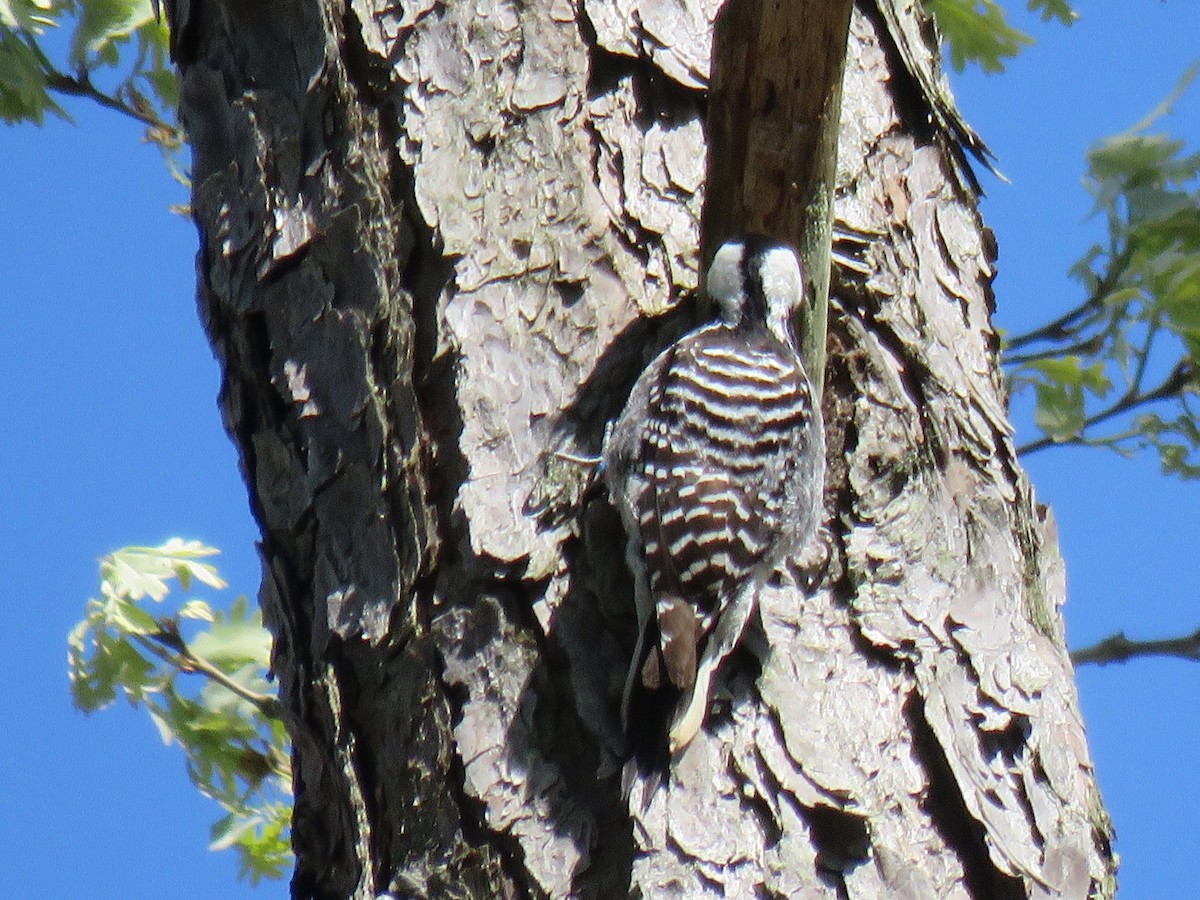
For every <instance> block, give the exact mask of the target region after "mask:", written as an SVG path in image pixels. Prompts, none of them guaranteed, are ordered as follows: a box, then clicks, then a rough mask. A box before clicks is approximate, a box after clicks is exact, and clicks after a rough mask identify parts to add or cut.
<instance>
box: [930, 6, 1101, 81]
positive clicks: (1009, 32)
mask: <svg viewBox="0 0 1200 900" xmlns="http://www.w3.org/2000/svg"><path fill="white" fill-rule="evenodd" d="M1026 6H1027V8H1028V9H1030V10H1032V11H1035V12H1038V13H1040V14H1041V17H1042V21H1043V22H1048V21H1050V20H1051V19H1057V20H1058V21H1059V22H1061V23H1062V24H1063V25H1070V24H1071V23H1072V22H1074V21H1075V20H1076V19H1077V18H1078V15H1077V14H1076V12H1075V10H1073V9H1072V8H1071V6H1070V4H1069V3H1068V2H1067V0H1028V2H1027V4H1026ZM925 7H926V8H927V9H928V10H929V11H930V12H931V13H932V14H933V17H934V19H935V20H936V21H937V24H938V28H940V29H941V32H942V36H943V37H944V38H945V39H946V44H947V46H948V47H949V49H950V64H951V65H952V66H954V70H955V71H956V72H961V71H962V70H963V69H964V68H965V67H966V65H967V64H968V63H974V64H976V65H978V66H979V67H980V68H982V69H983V70H984V71H985V72H1003V71H1004V61H1005V60H1006V59H1011V58H1013V57H1014V56H1016V55H1017V54H1018V53H1020V52H1021V50H1022V49H1024V48H1025V47H1027V46H1028V45H1030V44H1032V43H1033V38H1032V37H1031V36H1030V35H1029V34H1027V33H1026V32H1024V31H1021V30H1020V29H1019V28H1014V27H1013V26H1012V25H1010V24H1009V23H1008V17H1007V16H1006V15H1005V13H1004V7H1002V6H1001V5H1000V4H999V3H997V2H996V0H925Z"/></svg>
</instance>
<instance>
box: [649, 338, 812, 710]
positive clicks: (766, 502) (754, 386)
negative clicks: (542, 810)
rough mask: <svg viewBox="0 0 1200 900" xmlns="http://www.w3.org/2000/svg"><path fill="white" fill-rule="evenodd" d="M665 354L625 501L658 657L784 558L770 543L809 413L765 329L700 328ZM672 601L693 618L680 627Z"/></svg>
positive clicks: (793, 487) (798, 383) (805, 396)
mask: <svg viewBox="0 0 1200 900" xmlns="http://www.w3.org/2000/svg"><path fill="white" fill-rule="evenodd" d="M668 354H669V355H668V356H667V358H666V359H665V360H664V364H663V365H662V367H661V368H660V369H659V370H658V372H657V377H656V378H655V379H654V381H653V383H651V384H650V386H649V393H648V408H649V415H648V416H647V418H646V420H645V422H644V427H643V431H642V444H641V448H640V453H639V454H638V456H639V457H640V459H638V460H637V461H636V463H640V467H641V474H642V478H643V479H644V480H643V482H642V484H643V485H644V487H643V489H642V490H641V491H640V492H638V493H637V495H636V496H631V497H630V498H629V500H630V501H632V502H633V503H634V510H635V512H636V514H637V517H638V523H639V526H640V531H641V536H642V542H643V547H644V549H645V554H646V563H647V568H648V574H649V576H650V584H651V590H652V593H653V594H654V596H655V597H656V598H658V599H659V600H660V602H659V604H658V621H659V627H660V630H661V633H662V650H663V653H664V655H667V654H668V652H669V651H670V647H671V644H672V642H673V641H674V640H676V639H679V638H684V637H685V636H687V637H691V636H695V638H701V639H702V636H704V635H706V634H707V633H708V632H709V631H710V630H711V629H712V627H713V624H714V622H715V619H716V617H717V615H718V614H719V612H720V610H721V607H722V605H723V604H724V603H725V602H727V601H728V598H729V596H730V594H731V592H732V591H733V590H735V589H736V588H737V587H738V586H739V585H740V584H741V583H743V582H745V581H746V580H748V579H750V578H761V577H765V575H766V574H767V573H764V572H762V571H760V570H761V569H762V567H764V566H769V567H771V568H773V567H774V565H775V564H776V563H777V562H778V560H779V556H780V555H781V554H782V553H783V552H786V550H787V548H786V547H778V546H777V545H778V544H779V537H780V534H781V531H782V532H784V533H786V531H787V529H784V528H783V527H782V526H783V525H784V524H786V523H785V522H784V521H783V519H784V518H785V517H786V516H787V515H788V514H789V512H790V511H791V507H792V506H794V501H792V500H791V498H792V497H793V496H794V495H795V494H796V493H797V491H798V490H799V489H800V485H799V484H798V483H797V482H798V481H799V480H800V479H801V478H802V477H803V473H802V472H800V471H799V466H800V461H801V460H803V459H805V458H807V456H808V455H810V454H806V453H805V450H806V447H807V444H808V442H809V440H810V430H809V425H810V423H811V421H812V416H813V408H812V394H811V391H810V388H809V383H808V378H807V376H806V375H805V374H804V370H803V368H802V366H801V365H800V361H799V359H798V357H797V356H796V354H795V353H794V351H792V350H791V348H789V347H787V346H786V345H785V344H783V343H781V342H780V341H778V340H776V339H775V338H773V337H772V336H771V335H770V334H769V333H767V332H766V331H765V329H759V330H752V331H748V332H747V331H743V330H737V329H733V328H730V327H728V326H725V325H713V326H709V327H707V328H703V329H700V330H699V331H698V332H696V333H695V334H694V335H692V336H690V337H688V338H685V339H684V340H682V341H680V342H679V343H678V344H676V345H675V347H674V348H672V350H671V351H668ZM680 600H683V601H686V605H687V607H688V608H689V609H690V610H691V612H692V615H693V616H694V621H691V622H687V621H684V619H685V618H686V617H683V616H681V613H680V603H679V601H680ZM662 601H667V602H662ZM689 650H690V653H689V656H690V663H691V667H692V669H693V674H694V667H695V662H694V660H695V658H696V657H695V647H694V645H693V646H692V647H691V648H689ZM666 668H667V671H668V673H670V675H671V680H672V681H673V682H674V683H675V684H676V686H677V687H681V688H684V687H687V686H688V685H690V683H691V678H690V677H687V678H684V679H682V682H681V680H679V679H680V676H681V675H682V673H681V669H684V668H686V666H682V665H678V664H675V661H673V660H672V659H667V660H666ZM677 673H679V674H677Z"/></svg>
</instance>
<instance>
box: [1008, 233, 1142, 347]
mask: <svg viewBox="0 0 1200 900" xmlns="http://www.w3.org/2000/svg"><path fill="white" fill-rule="evenodd" d="M1129 255H1130V254H1129V250H1125V251H1123V252H1122V253H1120V254H1118V255H1117V256H1115V257H1113V258H1112V260H1113V261H1112V265H1111V266H1109V269H1108V271H1107V272H1106V273H1105V274H1104V277H1103V278H1101V279H1100V280H1099V281H1098V282H1097V283H1096V290H1095V291H1093V292H1092V295H1091V296H1090V297H1088V298H1087V299H1086V300H1084V301H1083V302H1082V303H1080V304H1079V305H1078V306H1076V307H1075V308H1074V309H1072V310H1069V311H1067V312H1065V313H1063V314H1062V315H1061V316H1059V317H1058V318H1057V319H1055V320H1054V321H1053V322H1050V323H1048V324H1046V325H1043V326H1042V327H1041V328H1035V329H1034V330H1033V331H1028V332H1026V333H1025V334H1019V335H1017V336H1015V337H1010V338H1007V339H1006V340H1005V342H1004V344H1005V347H1006V349H1007V350H1016V349H1019V348H1020V347H1024V346H1025V345H1026V344H1033V343H1036V342H1038V341H1066V340H1070V339H1072V338H1074V337H1075V336H1076V335H1077V334H1079V332H1080V331H1081V330H1082V329H1083V328H1085V327H1086V326H1087V324H1088V323H1087V322H1086V321H1085V322H1080V320H1081V319H1086V317H1087V316H1088V315H1089V314H1091V313H1095V312H1098V311H1100V310H1101V309H1102V308H1103V306H1104V299H1105V298H1106V297H1107V296H1108V295H1109V294H1110V293H1111V292H1112V289H1113V287H1115V285H1116V283H1117V281H1118V279H1119V278H1120V277H1121V275H1122V274H1124V272H1125V268H1126V266H1128V264H1129Z"/></svg>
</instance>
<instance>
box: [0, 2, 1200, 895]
mask: <svg viewBox="0 0 1200 900" xmlns="http://www.w3.org/2000/svg"><path fill="white" fill-rule="evenodd" d="M1081 6H1082V9H1081V12H1082V13H1083V19H1082V21H1081V22H1079V23H1078V24H1077V25H1076V26H1074V27H1073V28H1071V29H1069V30H1068V29H1063V28H1061V27H1059V26H1052V27H1043V26H1041V25H1040V23H1038V22H1037V21H1036V19H1027V20H1026V21H1023V22H1022V24H1023V25H1024V26H1025V27H1026V28H1027V29H1028V30H1031V31H1034V32H1035V33H1037V35H1038V37H1039V43H1038V44H1037V45H1035V46H1034V47H1033V48H1031V49H1029V50H1027V51H1026V52H1025V54H1024V55H1023V56H1022V57H1020V58H1019V59H1017V60H1016V61H1015V62H1013V63H1012V64H1011V65H1010V68H1009V72H1008V73H1006V74H1005V75H1003V76H998V77H983V76H981V75H978V74H970V73H969V74H967V75H965V76H963V77H961V78H957V79H955V84H956V91H957V93H958V95H959V99H960V102H961V104H962V106H963V108H964V111H965V113H966V115H967V117H968V118H969V120H970V121H971V122H972V123H973V124H974V125H975V126H976V128H978V129H979V130H980V131H981V132H982V134H983V136H984V138H985V140H987V141H988V142H989V143H990V145H991V146H992V148H993V150H995V151H996V153H997V155H998V157H999V163H1000V167H1001V169H1002V170H1003V171H1004V173H1005V174H1006V175H1007V176H1008V177H1009V178H1010V179H1011V181H1012V184H1011V185H1005V184H1002V183H1000V182H998V181H995V180H994V179H990V178H986V177H985V179H984V181H985V187H986V188H987V190H988V199H987V201H986V202H985V206H984V213H985V216H986V217H987V219H988V222H989V224H990V225H991V226H992V227H993V228H994V229H995V231H996V232H997V235H998V238H999V242H1000V248H1001V259H1000V275H999V279H998V281H997V283H996V290H997V304H998V313H997V320H998V323H999V324H1000V325H1001V326H1002V327H1005V328H1009V329H1012V330H1020V329H1022V328H1025V327H1028V326H1030V325H1032V324H1035V323H1037V322H1041V321H1044V320H1045V319H1047V318H1049V317H1050V316H1051V315H1053V314H1054V312H1055V311H1057V310H1063V309H1065V308H1067V307H1068V305H1070V304H1073V303H1074V302H1076V301H1077V299H1078V297H1079V295H1078V292H1077V288H1076V286H1075V285H1074V284H1073V283H1071V282H1069V281H1068V280H1067V279H1066V276H1065V274H1064V273H1065V271H1066V269H1067V267H1068V265H1069V264H1070V263H1071V262H1072V261H1073V260H1074V259H1075V258H1076V257H1077V256H1078V255H1079V254H1080V253H1081V252H1082V250H1083V249H1084V248H1085V247H1086V246H1087V245H1088V243H1089V242H1090V241H1091V240H1092V239H1094V238H1095V237H1096V236H1097V234H1098V233H1099V232H1098V228H1099V224H1098V223H1095V222H1090V223H1089V222H1086V221H1085V217H1086V214H1087V212H1088V209H1089V200H1088V198H1087V196H1086V195H1085V193H1084V192H1083V190H1082V189H1081V188H1080V186H1079V181H1080V177H1081V175H1082V173H1083V168H1084V159H1083V157H1084V152H1085V151H1086V149H1087V148H1088V146H1089V145H1090V144H1091V143H1092V141H1094V140H1095V139H1096V138H1098V137H1101V136H1104V135H1108V134H1113V133H1116V132H1118V131H1121V130H1123V129H1125V128H1127V127H1129V126H1130V125H1131V124H1133V123H1134V122H1136V121H1138V120H1139V119H1140V118H1141V117H1142V116H1143V115H1144V114H1145V113H1146V112H1147V111H1148V110H1149V109H1151V108H1152V107H1153V106H1154V105H1155V104H1156V103H1157V102H1158V101H1159V100H1161V99H1162V98H1163V97H1164V96H1166V94H1167V93H1168V92H1169V91H1170V90H1171V88H1172V87H1173V86H1174V84H1175V82H1176V80H1177V79H1178V77H1179V75H1180V74H1181V73H1182V72H1183V70H1184V68H1185V67H1186V66H1187V65H1188V64H1190V63H1191V62H1192V61H1193V60H1194V59H1195V57H1196V56H1197V55H1198V54H1200V40H1198V39H1197V38H1198V36H1200V5H1198V4H1195V3H1193V2H1190V0H1173V2H1169V3H1158V2H1153V0H1136V2H1129V3H1119V4H1118V3H1105V4H1099V3H1081ZM1017 18H1018V21H1019V22H1021V21H1022V18H1023V17H1021V16H1018V17H1017ZM69 109H70V111H71V113H72V115H74V116H75V118H76V120H77V124H76V125H74V126H72V125H68V124H66V123H62V122H58V121H51V122H50V123H48V124H47V125H46V126H45V127H44V128H42V129H36V128H32V127H22V128H19V129H6V128H0V376H2V379H3V384H4V386H5V388H6V391H7V394H6V396H7V397H8V400H7V402H6V408H7V409H8V414H7V416H6V419H7V422H8V428H7V430H8V434H6V436H5V437H4V438H3V440H0V471H5V472H8V473H9V474H8V477H7V478H5V479H2V480H0V512H2V515H0V546H2V547H3V548H4V550H3V557H2V559H3V562H4V570H5V574H6V576H7V577H6V578H5V579H4V586H3V588H2V589H0V610H2V611H3V615H4V620H5V622H6V623H7V627H6V628H5V631H4V633H5V634H6V635H7V639H6V640H5V642H4V644H5V647H4V653H3V654H0V679H2V680H3V681H2V683H3V684H5V685H7V694H8V696H9V701H8V702H7V704H6V709H7V713H6V714H5V720H6V721H5V724H4V727H3V728H0V772H3V775H2V776H0V777H2V779H3V783H4V799H5V803H4V804H3V813H0V846H2V847H3V848H4V850H3V851H0V870H3V872H4V879H3V880H4V887H5V889H6V891H7V892H9V893H10V894H11V896H87V897H98V898H125V897H137V898H140V897H161V896H174V897H180V898H185V900H186V898H207V897H238V896H243V895H245V896H250V895H257V896H273V895H279V894H282V893H283V889H282V887H281V886H271V887H268V888H267V889H266V890H261V891H252V890H251V889H250V888H249V887H248V886H245V885H242V884H240V883H238V882H237V881H236V879H235V872H236V862H235V859H234V857H233V856H232V855H231V854H218V853H210V852H208V851H207V850H206V849H205V848H206V844H207V835H208V825H209V823H210V821H211V820H212V819H213V818H214V817H215V815H216V811H215V808H214V806H213V805H212V804H210V803H209V802H208V801H206V800H204V799H203V798H201V797H199V796H198V795H197V794H195V792H194V791H193V790H192V788H191V787H190V785H189V783H188V781H187V779H186V776H185V774H184V771H183V762H182V756H181V754H180V753H179V751H178V749H177V748H169V747H164V746H163V745H162V743H161V741H160V740H159V738H158V736H157V732H156V731H155V729H154V727H153V726H152V725H151V723H150V721H149V720H148V719H147V718H146V717H145V715H144V714H143V713H141V712H133V711H131V710H129V709H128V708H126V707H125V706H123V705H120V704H118V705H117V706H114V707H113V708H112V709H111V710H108V711H106V712H104V713H101V714H97V715H93V716H91V717H84V716H82V715H81V714H79V713H77V712H75V711H74V709H73V708H72V706H71V703H70V699H69V695H68V685H67V678H66V642H65V638H66V634H67V631H68V630H69V629H70V627H71V626H72V625H73V624H74V622H75V621H76V620H77V619H78V618H79V617H80V616H81V615H82V611H83V606H84V602H85V601H86V599H87V598H88V597H89V596H93V595H94V594H95V592H96V562H97V559H98V558H99V557H100V556H102V555H103V554H105V553H107V552H109V551H111V550H113V549H115V548H117V547H119V546H122V545H124V544H128V543H156V542H159V541H161V540H163V539H165V538H167V537H170V536H173V535H176V534H183V535H184V536H187V537H196V538H200V539H202V540H205V541H207V542H210V543H213V544H216V545H218V546H220V547H221V548H222V549H223V550H224V554H223V556H222V557H221V558H220V560H219V562H220V565H221V569H222V572H223V574H224V575H225V576H226V578H227V579H228V580H229V581H230V583H231V584H232V585H233V589H234V590H235V591H240V592H246V593H250V594H253V593H254V591H255V590H256V587H257V583H258V563H257V558H256V555H255V551H254V545H253V542H254V539H255V528H254V524H253V522H252V520H251V518H250V515H249V512H248V509H247V504H246V499H245V492H244V488H243V486H242V483H241V480H240V477H239V475H238V473H237V468H236V458H235V455H234V452H233V449H232V446H231V445H230V443H229V441H228V440H227V438H226V437H225V435H224V432H223V431H222V430H221V426H220V421H219V418H218V415H217V410H216V403H215V396H216V392H217V388H218V374H217V367H216V364H215V363H214V361H213V360H212V357H211V355H210V353H209V350H208V345H207V343H206V342H205V339H204V336H203V334H202V333H201V330H200V327H199V324H198V321H197V318H196V313H195V303H194V295H195V289H194V271H195V264H194V254H195V247H196V236H195V232H194V229H193V227H192V225H191V224H190V222H188V221H186V220H184V219H181V218H180V217H178V216H175V215H172V214H170V213H169V212H168V211H167V208H168V206H169V205H170V204H172V203H178V202H181V201H183V200H185V199H186V197H185V195H184V192H183V189H182V188H181V187H180V186H179V185H177V184H176V183H175V182H173V181H172V180H171V179H170V177H169V176H168V175H167V173H166V170H165V169H164V167H163V166H162V164H161V162H160V159H159V156H158V153H157V151H156V150H154V149H153V148H152V147H148V146H146V145H143V144H142V143H140V137H141V135H140V129H139V128H138V127H137V126H135V125H134V124H132V123H128V122H126V121H125V120H123V119H121V118H119V117H118V116H116V115H115V114H113V113H109V112H105V111H103V110H100V109H97V108H93V107H91V106H88V105H86V104H82V103H75V104H71V105H69ZM1165 125H1166V127H1169V128H1170V129H1171V130H1173V131H1175V132H1177V133H1179V134H1181V135H1184V136H1186V137H1187V138H1188V139H1189V141H1190V142H1191V143H1192V146H1193V147H1200V91H1193V93H1192V94H1191V95H1189V97H1188V98H1187V99H1186V101H1185V102H1184V103H1183V104H1182V105H1181V106H1180V108H1179V112H1178V113H1177V114H1176V115H1175V116H1174V117H1173V118H1171V119H1169V120H1167V122H1166V123H1165ZM1018 413H1020V410H1018ZM1025 418H1026V416H1025V415H1024V414H1019V415H1018V425H1019V427H1021V428H1023V429H1025V434H1026V435H1027V436H1028V435H1030V434H1031V431H1030V430H1029V429H1030V426H1029V424H1028V422H1027V421H1023V419H1025ZM1028 469H1029V471H1030V474H1031V477H1032V478H1033V481H1034V484H1035V485H1036V488H1037V492H1038V496H1039V497H1040V498H1041V499H1042V500H1043V501H1046V502H1049V503H1051V504H1052V505H1053V507H1054V510H1055V513H1056V516H1057V518H1058V522H1059V530H1060V535H1061V539H1062V544H1063V549H1064V553H1065V555H1066V559H1067V565H1068V580H1069V594H1070V604H1069V606H1068V608H1067V623H1068V632H1069V635H1070V639H1071V642H1072V644H1073V645H1076V646H1081V645H1083V644H1086V643H1090V642H1092V641H1094V640H1096V639H1098V638H1101V637H1104V636H1106V635H1108V634H1110V633H1112V632H1113V631H1116V630H1119V629H1125V630H1126V631H1128V632H1129V634H1130V635H1131V636H1136V637H1150V636H1161V635H1169V634H1176V633H1182V632H1186V631H1190V630H1192V629H1195V628H1196V627H1197V626H1200V602H1198V599H1200V598H1198V597H1197V583H1198V581H1200V577H1198V575H1197V571H1196V569H1197V567H1196V560H1197V552H1196V548H1197V539H1196V535H1197V534H1198V533H1200V485H1197V484H1188V483H1181V482H1178V481H1173V480H1167V479H1164V478H1163V477H1162V476H1160V475H1159V473H1158V466H1157V462H1156V460H1154V459H1152V458H1149V457H1146V458H1141V459H1138V460H1135V461H1133V462H1129V461H1125V460H1121V459H1119V458H1117V457H1115V456H1110V455H1106V454H1102V453H1100V452H1098V451H1091V452H1084V451H1077V450H1063V449H1057V450H1051V451H1047V452H1045V453H1042V454H1039V455H1036V456H1034V457H1032V458H1030V460H1029V462H1028ZM1079 680H1080V690H1081V694H1082V699H1083V708H1084V713H1085V718H1086V720H1087V723H1088V729H1089V734H1090V737H1091V741H1092V749H1093V753H1094V755H1095V758H1096V763H1097V767H1098V771H1099V776H1100V783H1101V786H1102V788H1103V790H1104V795H1105V799H1106V801H1107V802H1108V806H1109V810H1110V812H1111V813H1112V815H1113V818H1114V820H1115V822H1116V826H1117V830H1118V837H1119V843H1118V849H1119V850H1120V852H1121V855H1122V857H1123V860H1124V865H1123V869H1122V896H1123V897H1129V898H1143V897H1147V898H1171V897H1185V898H1186V897H1191V896H1193V895H1194V871H1195V860H1196V859H1197V858H1200V821H1198V816H1197V812H1196V811H1197V810H1200V779H1198V778H1197V776H1196V766H1195V761H1194V755H1195V754H1194V747H1195V746H1197V744H1198V743H1200V733H1198V732H1200V728H1198V723H1200V716H1198V714H1197V708H1196V700H1195V698H1196V697H1197V696H1200V664H1190V665H1189V664H1187V663H1182V662H1172V661H1143V662H1138V663H1134V664H1131V665H1128V666H1124V667H1109V668H1105V669H1097V668H1094V667H1092V668H1085V669H1084V670H1082V671H1081V673H1080V679H1079Z"/></svg>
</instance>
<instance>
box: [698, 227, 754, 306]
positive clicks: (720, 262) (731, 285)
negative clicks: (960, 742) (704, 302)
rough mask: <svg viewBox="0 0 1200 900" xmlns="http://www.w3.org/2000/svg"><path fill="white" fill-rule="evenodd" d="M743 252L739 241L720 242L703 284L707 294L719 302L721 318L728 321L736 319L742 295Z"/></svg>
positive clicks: (744, 250)
mask: <svg viewBox="0 0 1200 900" xmlns="http://www.w3.org/2000/svg"><path fill="white" fill-rule="evenodd" d="M745 254H746V248H745V245H743V244H742V243H741V242H738V241H730V242H728V243H726V244H722V245H721V249H720V250H718V251H717V255H716V256H714V257H713V261H712V265H711V266H710V267H709V269H708V282H707V284H706V285H705V288H706V290H707V291H708V296H710V297H712V298H713V299H714V300H716V301H717V303H719V304H720V306H721V316H722V318H724V319H726V320H729V321H734V320H736V319H737V314H738V305H739V300H740V299H741V298H742V296H743V293H742V258H743V257H744V256H745Z"/></svg>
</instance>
